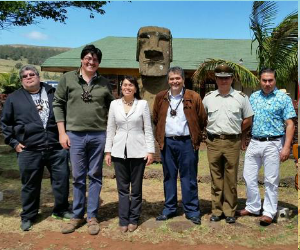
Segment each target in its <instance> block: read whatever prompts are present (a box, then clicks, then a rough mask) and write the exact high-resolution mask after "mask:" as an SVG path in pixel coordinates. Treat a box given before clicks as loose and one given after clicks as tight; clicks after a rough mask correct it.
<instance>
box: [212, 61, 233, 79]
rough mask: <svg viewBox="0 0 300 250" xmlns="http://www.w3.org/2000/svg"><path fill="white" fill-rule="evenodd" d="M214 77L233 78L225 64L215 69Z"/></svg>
mask: <svg viewBox="0 0 300 250" xmlns="http://www.w3.org/2000/svg"><path fill="white" fill-rule="evenodd" d="M215 76H217V77H229V76H233V69H232V68H231V67H229V66H228V65H227V64H226V63H221V64H219V65H218V66H217V67H216V68H215Z"/></svg>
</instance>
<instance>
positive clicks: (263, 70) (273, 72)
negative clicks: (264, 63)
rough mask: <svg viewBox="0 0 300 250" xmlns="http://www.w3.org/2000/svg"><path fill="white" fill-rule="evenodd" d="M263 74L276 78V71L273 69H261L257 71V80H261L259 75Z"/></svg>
mask: <svg viewBox="0 0 300 250" xmlns="http://www.w3.org/2000/svg"><path fill="white" fill-rule="evenodd" d="M264 73H271V74H274V77H275V78H276V71H275V70H274V69H271V68H262V69H261V70H260V71H259V78H261V75H262V74H264Z"/></svg>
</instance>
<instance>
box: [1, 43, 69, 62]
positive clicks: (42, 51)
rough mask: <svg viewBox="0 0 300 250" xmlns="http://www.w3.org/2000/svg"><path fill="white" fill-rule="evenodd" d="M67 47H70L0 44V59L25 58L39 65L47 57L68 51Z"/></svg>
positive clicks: (16, 59) (15, 59)
mask: <svg viewBox="0 0 300 250" xmlns="http://www.w3.org/2000/svg"><path fill="white" fill-rule="evenodd" d="M69 49H70V48H60V47H42V46H30V45H22V44H14V45H0V59H6V60H14V61H18V60H24V59H26V60H27V62H28V63H29V64H35V65H40V64H42V63H43V62H44V61H45V60H46V59H47V58H49V57H52V56H55V55H58V54H60V53H63V52H65V51H68V50H69Z"/></svg>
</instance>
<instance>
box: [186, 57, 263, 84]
mask: <svg viewBox="0 0 300 250" xmlns="http://www.w3.org/2000/svg"><path fill="white" fill-rule="evenodd" d="M223 62H225V63H226V64H228V65H229V66H230V67H231V68H233V70H234V78H235V79H237V80H238V81H239V82H240V83H241V85H242V86H243V87H251V88H255V87H256V86H257V85H258V84H259V81H258V79H257V77H256V76H255V75H254V74H253V73H252V72H251V71H250V70H248V69H247V68H245V67H244V66H242V65H239V64H237V63H233V62H230V61H226V60H223V59H213V58H208V60H207V61H205V62H204V63H202V64H201V65H200V67H199V68H198V69H197V70H196V71H195V73H194V74H193V76H192V80H193V82H194V84H195V85H196V86H197V85H198V86H200V85H201V84H203V83H204V82H205V81H206V80H207V79H208V78H212V77H213V76H212V73H211V71H213V70H214V69H215V67H216V66H217V65H218V64H220V63H223Z"/></svg>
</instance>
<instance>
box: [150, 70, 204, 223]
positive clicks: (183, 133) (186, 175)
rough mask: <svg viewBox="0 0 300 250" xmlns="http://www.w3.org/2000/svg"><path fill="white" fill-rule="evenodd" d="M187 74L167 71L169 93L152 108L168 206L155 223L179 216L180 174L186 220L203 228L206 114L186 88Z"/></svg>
mask: <svg viewBox="0 0 300 250" xmlns="http://www.w3.org/2000/svg"><path fill="white" fill-rule="evenodd" d="M184 80H185V77H184V71H183V69H182V68H180V67H172V68H170V69H169V71H168V84H169V86H170V88H169V90H164V91H161V92H160V93H158V94H157V96H156V98H155V102H154V107H153V122H154V125H155V132H156V133H155V134H156V140H157V142H158V144H159V147H160V150H161V157H162V163H163V172H164V192H165V205H164V209H163V212H162V214H161V215H159V216H158V217H157V218H156V220H158V221H164V220H167V219H169V218H171V217H174V216H175V215H176V212H177V175H178V171H179V174H180V181H181V189H182V203H183V209H184V212H185V215H186V218H187V219H189V220H191V221H192V222H193V223H195V224H201V219H200V209H199V200H198V185H197V166H198V149H199V145H200V141H201V131H202V130H203V128H204V126H205V122H206V113H205V110H204V107H203V104H202V101H201V97H200V96H199V94H197V93H196V92H194V91H192V90H188V89H185V88H184Z"/></svg>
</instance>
